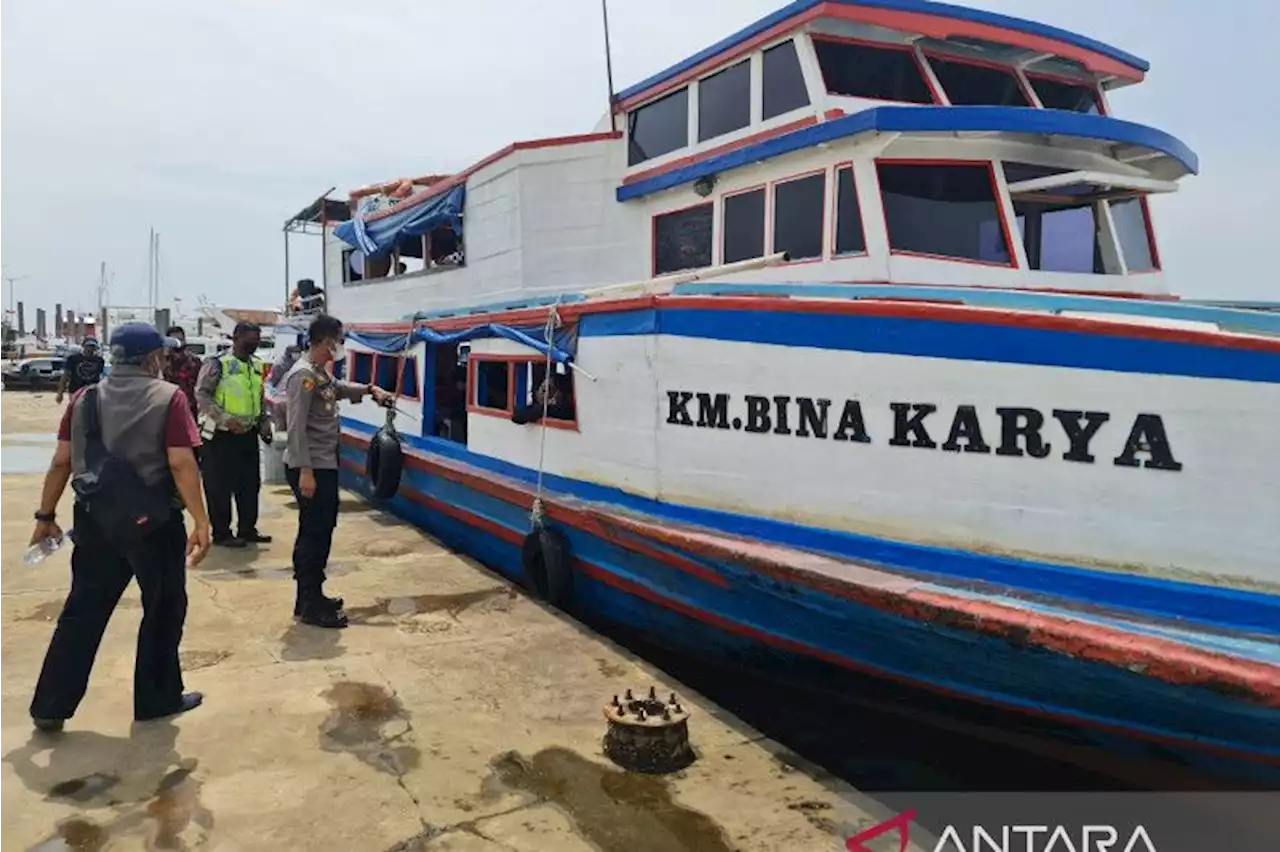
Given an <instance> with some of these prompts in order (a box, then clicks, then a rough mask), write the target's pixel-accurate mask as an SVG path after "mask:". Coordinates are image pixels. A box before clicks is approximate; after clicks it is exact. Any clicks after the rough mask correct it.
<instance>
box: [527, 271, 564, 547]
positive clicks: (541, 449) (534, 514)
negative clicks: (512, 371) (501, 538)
mask: <svg viewBox="0 0 1280 852" xmlns="http://www.w3.org/2000/svg"><path fill="white" fill-rule="evenodd" d="M559 306H560V296H556V301H555V304H553V305H552V306H551V308H550V309H549V310H548V311H547V324H546V327H545V335H544V336H545V337H546V343H547V366H546V370H545V372H544V373H543V376H542V381H543V383H544V384H545V385H546V390H544V391H543V394H542V419H541V421H540V422H539V425H540V426H541V427H542V435H541V441H540V443H539V446H538V487H537V491H536V492H535V493H534V496H533V507H532V508H531V509H530V511H529V522H530V525H531V526H532V527H533V530H534V531H537V530H539V529H541V528H542V521H543V518H544V517H545V513H544V512H543V506H542V473H543V468H544V466H545V464H546V459H547V411H548V409H549V406H550V405H551V393H550V391H551V370H552V358H551V352H552V348H553V347H554V345H555V339H556V327H557V326H559V325H560V314H559V312H558V311H557V310H556V308H558V307H559Z"/></svg>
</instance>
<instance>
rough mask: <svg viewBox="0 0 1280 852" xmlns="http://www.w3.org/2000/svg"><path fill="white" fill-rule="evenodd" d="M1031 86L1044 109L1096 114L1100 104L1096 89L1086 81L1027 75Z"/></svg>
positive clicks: (1100, 107) (1100, 110)
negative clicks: (1078, 81)
mask: <svg viewBox="0 0 1280 852" xmlns="http://www.w3.org/2000/svg"><path fill="white" fill-rule="evenodd" d="M1027 80H1028V82H1030V83H1031V88H1033V89H1035V91H1036V97H1038V98H1039V99H1040V103H1041V104H1042V105H1043V106H1044V108H1045V109H1061V110H1067V111H1068V112H1087V113H1090V114H1092V115H1098V114H1100V113H1101V112H1102V105H1101V102H1100V100H1099V98H1098V90H1097V89H1095V88H1094V87H1093V86H1090V85H1088V84H1086V83H1069V82H1067V81H1066V80H1055V79H1052V78H1049V77H1037V76H1035V75H1034V74H1028V75H1027Z"/></svg>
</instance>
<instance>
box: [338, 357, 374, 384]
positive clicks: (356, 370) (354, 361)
mask: <svg viewBox="0 0 1280 852" xmlns="http://www.w3.org/2000/svg"><path fill="white" fill-rule="evenodd" d="M365 358H367V359H369V380H368V381H369V382H373V380H374V379H375V378H377V375H378V374H377V372H376V368H377V361H378V353H376V352H365V351H363V350H358V351H352V352H348V353H347V358H346V359H344V360H347V359H349V360H350V365H349V366H344V367H343V369H342V372H343V373H344V374H346V375H349V376H350V378H349V379H346V380H345V381H349V382H353V383H357V384H366V382H361V381H360V379H359V375H360V363H361V361H362V360H363V359H365Z"/></svg>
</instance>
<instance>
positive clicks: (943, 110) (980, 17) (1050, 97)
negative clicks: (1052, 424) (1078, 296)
mask: <svg viewBox="0 0 1280 852" xmlns="http://www.w3.org/2000/svg"><path fill="white" fill-rule="evenodd" d="M1146 69H1147V64H1146V63H1145V62H1144V61H1142V60H1141V59H1138V58H1136V57H1133V56H1131V55H1129V54H1127V53H1124V52H1123V51H1120V50H1118V49H1116V48H1112V47H1109V46H1107V45H1104V44H1101V43H1099V42H1097V41H1094V40H1092V39H1089V38H1086V37H1084V36H1080V35H1076V34H1073V33H1068V32H1065V31H1062V30H1058V29H1055V28H1053V27H1049V26H1045V25H1041V24H1036V23H1032V22H1029V21H1024V20H1020V19H1016V18H1010V17H1006V16H1003V15H997V14H994V13H988V12H981V11H975V10H966V9H962V8H958V7H955V6H951V5H943V4H934V3H928V2H918V0H910V2H908V1H907V0H892V2H888V0H884V1H883V2H875V3H858V2H839V0H829V1H828V2H797V3H791V4H790V5H788V6H786V7H784V8H783V9H781V10H780V11H778V12H776V13H774V14H773V15H770V16H767V17H766V18H763V19H761V20H760V21H757V22H756V23H754V24H752V25H751V26H749V27H747V28H745V29H743V30H741V31H739V32H737V33H735V34H733V35H732V36H729V37H728V38H726V39H724V40H723V41H721V42H719V43H717V44H715V45H713V46H711V47H709V48H707V49H706V50H703V51H701V52H699V53H697V54H695V55H694V56H691V57H689V58H688V59H686V60H684V61H683V62H681V63H678V64H677V65H674V66H672V67H671V68H668V69H666V70H664V71H661V72H659V73H658V74H655V75H654V76H652V77H650V78H649V79H647V80H644V81H642V82H640V83H638V84H636V85H634V86H632V87H630V88H628V89H625V90H624V91H622V92H619V93H618V94H617V95H616V96H615V98H614V114H613V115H609V116H606V117H605V118H604V119H603V120H602V121H601V122H600V123H599V125H598V126H597V127H596V128H595V131H594V132H592V133H588V134H584V135H579V136H566V137H560V138H553V139H540V140H534V141H528V142H517V143H515V144H513V145H510V146H508V147H507V148H505V149H503V150H502V151H499V152H497V153H495V154H493V155H490V156H488V157H485V158H484V159H482V160H480V161H479V162H477V163H475V164H474V165H473V166H471V167H469V168H467V169H465V170H463V171H462V172H459V173H457V174H454V175H438V174H436V175H428V176H426V177H422V178H413V179H405V180H397V181H391V182H389V183H387V184H382V185H378V186H373V187H366V188H363V189H362V190H358V191H357V192H355V193H353V194H352V196H351V198H350V200H349V206H350V208H351V210H352V212H353V216H352V218H351V219H350V221H346V222H341V223H333V225H332V226H330V227H328V228H327V230H326V250H325V251H326V273H325V282H324V283H325V288H326V290H327V291H329V293H330V294H331V296H330V309H331V310H332V311H334V312H335V313H338V314H339V315H341V316H343V317H344V318H349V319H350V320H356V321H369V320H382V321H385V320H388V319H393V318H402V317H406V316H408V315H412V314H414V313H416V312H419V311H428V312H429V311H432V310H447V309H455V308H460V307H463V306H475V305H479V304H483V303H486V302H495V301H499V302H501V301H516V302H518V301H521V300H523V299H527V298H529V297H533V296H538V295H546V294H554V293H563V292H575V291H581V290H583V289H585V288H594V287H601V286H608V285H615V284H620V283H625V282H633V281H640V280H644V279H648V278H650V277H653V276H664V275H671V274H684V275H688V274H691V273H698V271H699V270H704V271H710V272H714V275H715V277H716V279H717V280H722V281H748V282H750V281H764V280H778V279H779V278H781V279H782V280H786V281H823V282H889V283H913V284H919V283H927V284H934V285H968V286H988V287H1002V288H1041V289H1054V290H1070V291H1082V292H1098V293H1116V292H1124V293H1143V294H1161V293H1164V292H1165V286H1164V283H1163V279H1162V276H1161V275H1160V256H1159V251H1158V248H1157V245H1156V241H1155V236H1154V229H1153V227H1152V223H1151V211H1150V207H1149V205H1148V197H1149V196H1150V195H1152V194H1158V193H1166V192H1173V191H1174V190H1175V189H1176V186H1177V184H1176V182H1177V180H1178V179H1179V178H1181V177H1183V176H1184V175H1186V174H1188V173H1192V172H1194V171H1195V170H1196V167H1197V163H1196V159H1195V156H1194V155H1193V154H1192V153H1191V152H1190V151H1189V150H1188V149H1187V148H1186V146H1184V145H1183V144H1182V143H1180V142H1179V141H1178V140H1176V139H1174V138H1173V137H1171V136H1169V135H1168V134H1166V133H1164V132H1162V131H1159V130H1156V129H1153V128H1149V127H1144V126H1141V125H1137V124H1133V123H1130V122H1125V121H1121V120H1119V119H1116V118H1113V117H1112V116H1111V115H1110V107H1109V104H1108V95H1107V93H1108V92H1109V91H1111V90H1114V89H1115V88H1117V87H1120V86H1125V85H1130V84H1133V83H1137V82H1140V81H1141V80H1142V79H1143V77H1144V74H1145V71H1146ZM784 253H785V257H783V254H784ZM726 264H728V265H731V266H730V267H729V268H728V269H720V267H722V266H724V265H726ZM734 264H736V265H738V267H744V266H745V267H747V268H735V267H734V266H732V265H734Z"/></svg>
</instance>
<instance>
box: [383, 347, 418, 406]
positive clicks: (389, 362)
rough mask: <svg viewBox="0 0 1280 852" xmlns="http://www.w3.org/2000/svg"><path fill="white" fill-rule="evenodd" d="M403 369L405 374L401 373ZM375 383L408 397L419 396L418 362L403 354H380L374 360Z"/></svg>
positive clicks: (386, 389) (384, 388)
mask: <svg viewBox="0 0 1280 852" xmlns="http://www.w3.org/2000/svg"><path fill="white" fill-rule="evenodd" d="M401 370H403V375H402V374H401ZM374 375H375V376H376V378H375V379H374V384H376V385H377V386H378V387H380V388H382V389H383V390H384V391H390V392H391V393H397V390H396V389H397V383H398V386H399V392H398V395H399V396H402V397H404V398H406V399H417V398H418V362H417V360H416V359H415V358H412V357H405V356H403V355H379V356H378V357H377V359H376V360H375V362H374Z"/></svg>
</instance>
